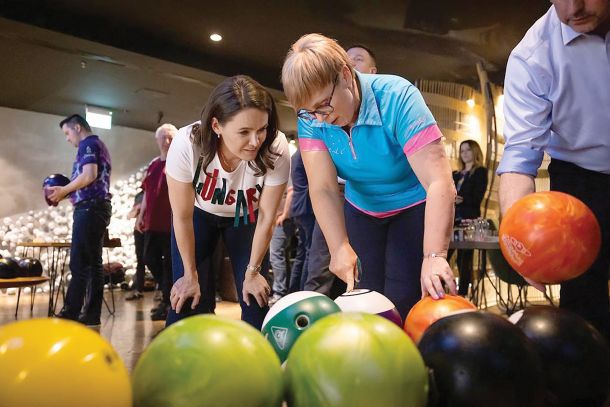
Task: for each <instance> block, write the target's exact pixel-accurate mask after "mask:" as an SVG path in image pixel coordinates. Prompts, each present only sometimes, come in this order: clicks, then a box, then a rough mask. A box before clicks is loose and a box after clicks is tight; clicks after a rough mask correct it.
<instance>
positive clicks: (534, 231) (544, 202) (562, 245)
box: [499, 191, 601, 284]
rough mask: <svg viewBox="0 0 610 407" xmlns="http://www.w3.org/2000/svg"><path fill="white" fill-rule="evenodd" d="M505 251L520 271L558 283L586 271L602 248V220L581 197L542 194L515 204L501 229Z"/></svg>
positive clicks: (529, 276) (525, 198) (509, 260)
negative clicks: (599, 221)
mask: <svg viewBox="0 0 610 407" xmlns="http://www.w3.org/2000/svg"><path fill="white" fill-rule="evenodd" d="M499 238H500V249H502V254H503V255H504V257H505V258H506V260H507V261H508V263H509V264H510V265H511V267H512V268H514V269H515V270H516V271H517V272H518V273H519V274H521V275H522V276H523V277H527V278H529V279H531V280H534V281H537V282H540V283H544V284H557V283H560V282H562V281H566V280H570V279H573V278H575V277H578V276H579V275H581V274H582V273H584V272H585V271H586V270H587V269H588V268H589V267H591V265H592V264H593V262H594V261H595V259H596V257H597V254H598V253H599V249H600V246H601V231H600V228H599V224H598V223H597V219H596V218H595V215H594V214H593V212H591V210H590V209H589V208H588V207H587V205H585V204H584V203H583V202H582V201H581V200H579V199H577V198H575V197H573V196H571V195H568V194H564V193H562V192H556V191H550V192H536V193H533V194H529V195H526V196H524V197H523V198H521V199H520V200H518V201H517V202H515V203H514V205H513V206H512V207H510V208H509V210H508V211H507V212H506V215H505V216H504V219H503V220H502V224H501V225H500V231H499Z"/></svg>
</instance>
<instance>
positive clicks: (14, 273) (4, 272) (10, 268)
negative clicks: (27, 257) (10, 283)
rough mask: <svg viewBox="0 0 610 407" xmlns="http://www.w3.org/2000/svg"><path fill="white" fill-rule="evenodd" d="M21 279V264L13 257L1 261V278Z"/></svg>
mask: <svg viewBox="0 0 610 407" xmlns="http://www.w3.org/2000/svg"><path fill="white" fill-rule="evenodd" d="M16 277H19V263H18V261H17V260H15V259H13V258H11V257H4V258H1V259H0V278H16Z"/></svg>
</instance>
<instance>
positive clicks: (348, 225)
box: [282, 34, 455, 318]
mask: <svg viewBox="0 0 610 407" xmlns="http://www.w3.org/2000/svg"><path fill="white" fill-rule="evenodd" d="M282 84H283V86H284V92H285V93H286V96H287V97H288V100H289V101H290V102H291V104H292V105H293V107H294V108H295V110H296V111H297V114H298V116H299V122H298V133H299V144H300V147H301V152H302V157H303V162H304V164H305V169H306V171H307V176H308V178H309V191H310V196H311V200H312V203H313V206H314V211H315V215H316V219H317V220H318V222H319V224H320V227H321V228H322V231H323V232H324V236H325V237H326V240H327V242H328V246H329V249H330V253H331V264H330V269H331V271H332V272H333V273H335V274H336V275H337V276H338V277H339V278H341V279H343V280H344V281H345V282H346V283H347V285H348V291H349V290H351V289H352V288H353V287H354V282H355V281H356V282H357V281H358V272H357V267H356V264H357V259H358V258H359V259H360V261H361V263H362V275H361V276H360V287H362V288H370V289H373V290H376V291H379V292H382V293H384V294H385V295H386V296H387V297H388V298H389V299H390V300H392V301H393V302H394V304H395V305H396V307H397V308H398V310H399V311H400V313H401V315H402V316H403V318H404V317H405V316H406V314H407V313H408V311H409V309H410V308H411V307H412V306H413V304H414V303H415V302H417V301H418V300H419V298H420V297H421V296H423V295H428V294H429V295H431V296H432V297H433V298H439V297H442V296H443V295H444V288H443V283H444V284H445V285H446V286H447V287H448V288H449V290H450V292H452V293H455V281H454V279H453V273H452V271H451V268H450V267H449V265H448V264H447V259H446V257H447V248H448V244H449V236H450V234H451V230H452V224H453V212H454V207H453V205H454V200H455V188H454V184H453V180H452V177H451V168H450V165H449V162H448V160H447V157H446V155H445V150H444V147H443V145H442V143H441V142H440V139H441V137H442V134H441V132H440V130H439V129H438V127H437V125H436V122H435V120H434V118H433V117H432V114H431V113H430V110H429V109H428V108H427V106H426V104H425V103H424V100H423V98H422V97H421V94H420V93H419V91H418V90H417V89H416V88H415V87H414V86H413V85H412V84H411V83H409V82H408V81H407V80H405V79H403V78H400V77H397V76H392V75H367V74H360V73H358V72H356V71H355V70H354V69H353V68H352V66H351V64H350V62H349V57H348V56H347V54H346V52H345V51H344V50H343V49H342V48H341V47H340V46H339V45H338V44H337V43H336V41H334V40H332V39H330V38H327V37H324V36H322V35H319V34H308V35H305V36H303V37H301V38H300V39H299V40H298V41H297V42H296V43H294V44H293V45H292V47H291V49H290V50H289V52H288V55H287V56H286V60H285V61H284V66H283V68H282ZM337 175H338V176H340V177H341V178H343V179H345V180H346V186H345V205H344V208H342V201H341V199H340V195H339V191H338V187H337Z"/></svg>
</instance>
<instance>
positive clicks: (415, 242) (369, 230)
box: [345, 202, 426, 320]
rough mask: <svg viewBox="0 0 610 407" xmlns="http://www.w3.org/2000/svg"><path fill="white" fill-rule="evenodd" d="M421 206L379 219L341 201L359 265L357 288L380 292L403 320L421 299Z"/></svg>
mask: <svg viewBox="0 0 610 407" xmlns="http://www.w3.org/2000/svg"><path fill="white" fill-rule="evenodd" d="M425 207H426V205H425V204H423V203H422V204H419V205H416V206H413V207H410V208H408V209H406V210H404V211H402V212H400V213H399V214H396V215H394V216H391V217H388V218H383V219H380V218H375V217H373V216H370V215H367V214H365V213H363V212H361V211H359V210H358V209H356V208H354V207H353V206H352V205H351V204H350V203H348V202H346V203H345V223H346V226H347V233H348V237H349V241H350V244H351V245H352V247H353V248H354V251H355V252H356V254H357V255H358V257H359V258H360V262H361V264H362V275H361V277H360V284H359V286H358V287H359V288H369V289H371V290H374V291H377V292H380V293H382V294H384V295H385V296H386V297H388V298H389V299H390V301H392V302H393V303H394V305H395V306H396V308H397V309H398V312H399V313H400V316H401V317H402V318H403V320H404V319H405V317H406V316H407V314H408V312H409V310H410V309H411V307H413V305H415V303H416V302H417V301H419V299H420V298H421V284H420V275H421V266H422V260H423V240H424V213H425Z"/></svg>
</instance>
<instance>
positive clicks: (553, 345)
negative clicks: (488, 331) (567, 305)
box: [511, 306, 610, 407]
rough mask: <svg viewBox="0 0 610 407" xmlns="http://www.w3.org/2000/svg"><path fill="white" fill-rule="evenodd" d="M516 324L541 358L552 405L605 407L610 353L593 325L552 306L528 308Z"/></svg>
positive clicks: (609, 373)
mask: <svg viewBox="0 0 610 407" xmlns="http://www.w3.org/2000/svg"><path fill="white" fill-rule="evenodd" d="M511 319H512V318H511ZM515 319H517V318H515ZM516 324H517V326H518V327H519V328H521V329H522V330H523V332H524V333H525V335H526V336H527V337H528V338H529V339H530V341H531V342H532V343H533V344H534V347H535V348H536V351H537V352H538V354H539V355H540V358H541V360H542V367H543V369H544V376H545V381H546V388H547V398H548V405H549V406H566V407H567V406H579V407H586V406H603V405H604V401H605V400H606V399H607V398H608V396H610V394H609V391H610V350H609V349H608V344H607V342H606V340H605V339H604V337H603V336H602V335H601V334H600V333H599V332H598V331H597V330H596V329H595V328H594V327H593V326H592V325H591V324H589V323H588V322H587V321H585V320H584V319H582V318H581V317H580V316H578V315H576V314H574V313H572V312H569V311H566V310H563V309H559V308H555V307H551V306H538V307H531V308H526V309H525V310H524V311H523V315H522V316H521V318H520V319H519V320H518V321H516Z"/></svg>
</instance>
